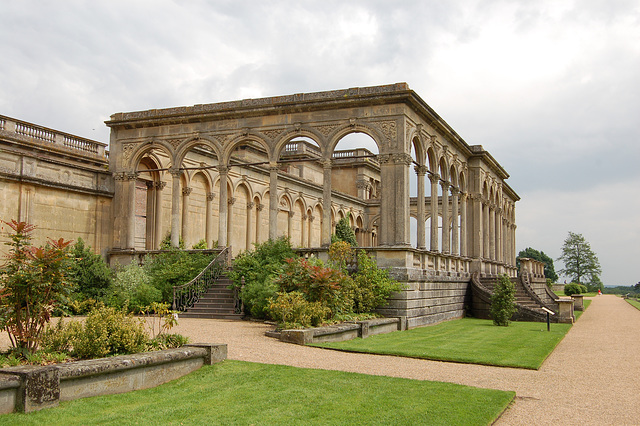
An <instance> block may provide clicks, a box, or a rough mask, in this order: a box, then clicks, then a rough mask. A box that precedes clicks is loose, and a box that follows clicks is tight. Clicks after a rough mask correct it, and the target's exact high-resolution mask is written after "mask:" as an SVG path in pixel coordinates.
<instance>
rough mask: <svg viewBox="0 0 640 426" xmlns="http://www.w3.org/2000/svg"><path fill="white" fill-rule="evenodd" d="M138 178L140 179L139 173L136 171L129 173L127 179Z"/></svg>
mask: <svg viewBox="0 0 640 426" xmlns="http://www.w3.org/2000/svg"><path fill="white" fill-rule="evenodd" d="M136 179H138V173H136V172H128V173H127V180H136Z"/></svg>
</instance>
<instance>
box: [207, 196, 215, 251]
mask: <svg viewBox="0 0 640 426" xmlns="http://www.w3.org/2000/svg"><path fill="white" fill-rule="evenodd" d="M215 197H216V194H214V193H213V192H209V193H208V194H207V206H206V209H205V211H206V213H205V214H206V215H207V217H206V220H205V234H206V237H205V238H206V239H207V247H208V248H213V218H212V217H211V216H212V215H213V208H212V205H213V200H214V199H215Z"/></svg>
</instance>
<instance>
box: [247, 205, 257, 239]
mask: <svg viewBox="0 0 640 426" xmlns="http://www.w3.org/2000/svg"><path fill="white" fill-rule="evenodd" d="M254 206H255V203H254V202H251V201H250V202H248V203H247V243H246V247H245V250H249V249H250V248H251V243H253V241H252V240H253V237H254V236H255V233H256V232H255V230H254V225H255V220H254V219H253V217H252V216H253V207H254Z"/></svg>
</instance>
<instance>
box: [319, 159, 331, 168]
mask: <svg viewBox="0 0 640 426" xmlns="http://www.w3.org/2000/svg"><path fill="white" fill-rule="evenodd" d="M321 163H322V168H323V169H331V167H333V160H332V159H330V158H329V159H325V160H322V161H321Z"/></svg>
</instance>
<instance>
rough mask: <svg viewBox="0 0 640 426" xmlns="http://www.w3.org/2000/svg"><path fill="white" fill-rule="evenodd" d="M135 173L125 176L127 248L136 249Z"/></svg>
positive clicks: (136, 176)
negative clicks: (127, 211)
mask: <svg viewBox="0 0 640 426" xmlns="http://www.w3.org/2000/svg"><path fill="white" fill-rule="evenodd" d="M137 178H138V174H137V173H128V174H127V188H128V192H129V203H128V204H129V206H128V208H129V216H128V223H127V228H128V232H127V248H131V249H134V248H135V247H136V179H137Z"/></svg>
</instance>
